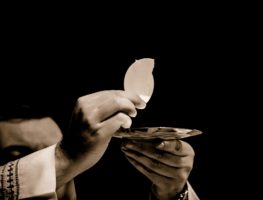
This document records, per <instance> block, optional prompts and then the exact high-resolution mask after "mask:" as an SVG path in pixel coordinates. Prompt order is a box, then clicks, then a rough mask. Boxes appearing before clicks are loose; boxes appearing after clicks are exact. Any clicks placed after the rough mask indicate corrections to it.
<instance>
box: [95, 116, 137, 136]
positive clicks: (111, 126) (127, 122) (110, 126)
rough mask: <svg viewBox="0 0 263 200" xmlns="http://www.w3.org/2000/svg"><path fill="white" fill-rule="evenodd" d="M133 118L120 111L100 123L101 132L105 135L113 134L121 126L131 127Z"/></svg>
mask: <svg viewBox="0 0 263 200" xmlns="http://www.w3.org/2000/svg"><path fill="white" fill-rule="evenodd" d="M131 124H132V120H131V118H130V117H129V116H128V115H126V114H124V113H118V114H116V115H114V116H112V117H111V118H109V119H107V120H105V121H103V122H102V123H101V124H100V128H99V132H100V133H101V134H103V135H105V136H112V135H113V134H114V133H115V132H116V131H117V130H118V129H119V128H120V127H123V128H130V127H131Z"/></svg>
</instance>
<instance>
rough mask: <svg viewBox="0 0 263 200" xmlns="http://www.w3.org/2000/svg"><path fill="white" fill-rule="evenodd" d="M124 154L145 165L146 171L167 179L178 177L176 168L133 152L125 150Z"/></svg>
mask: <svg viewBox="0 0 263 200" xmlns="http://www.w3.org/2000/svg"><path fill="white" fill-rule="evenodd" d="M123 152H124V153H125V155H126V156H128V157H129V158H132V159H134V160H136V161H137V162H138V163H140V164H141V165H143V166H144V167H145V168H146V169H148V170H150V171H153V172H155V173H156V174H159V175H160V176H164V177H166V178H175V177H176V168H173V167H170V166H167V165H164V164H162V163H160V162H158V161H156V160H153V159H150V158H148V157H145V156H143V155H141V154H137V153H135V152H132V151H128V150H125V149H123Z"/></svg>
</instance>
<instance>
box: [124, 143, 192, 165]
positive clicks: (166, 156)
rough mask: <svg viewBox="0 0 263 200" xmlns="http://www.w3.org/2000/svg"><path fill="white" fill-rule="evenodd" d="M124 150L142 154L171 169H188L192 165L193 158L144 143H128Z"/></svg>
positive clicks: (125, 144)
mask: <svg viewBox="0 0 263 200" xmlns="http://www.w3.org/2000/svg"><path fill="white" fill-rule="evenodd" d="M123 147H124V148H127V149H128V150H132V151H135V152H137V153H138V154H142V155H144V156H146V157H148V158H151V159H153V160H155V161H156V162H160V163H162V164H165V165H167V166H170V167H177V168H182V167H188V166H189V165H191V164H192V160H193V159H192V157H188V156H177V155H174V154H171V153H169V152H165V151H160V150H158V149H156V148H155V147H154V145H148V144H143V143H139V144H138V143H135V142H126V143H124V144H123Z"/></svg>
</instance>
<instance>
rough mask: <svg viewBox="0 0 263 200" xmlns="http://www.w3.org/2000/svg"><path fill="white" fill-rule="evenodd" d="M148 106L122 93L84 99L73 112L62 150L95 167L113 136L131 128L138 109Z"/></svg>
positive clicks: (72, 157) (102, 92)
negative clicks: (121, 128)
mask: <svg viewBox="0 0 263 200" xmlns="http://www.w3.org/2000/svg"><path fill="white" fill-rule="evenodd" d="M145 106H146V104H145V103H144V101H143V100H142V99H141V98H140V97H138V96H137V95H134V94H130V93H127V92H125V91H120V90H118V91H117V90H110V91H101V92H97V93H93V94H90V95H86V96H83V97H80V98H79V99H78V100H77V102H76V105H75V108H74V110H73V114H72V119H71V123H70V128H69V132H68V133H67V134H66V135H65V137H64V138H63V140H62V145H61V147H62V149H63V150H64V151H65V152H66V154H67V156H69V158H70V159H73V160H74V161H75V162H76V161H77V162H78V161H79V162H81V165H82V166H83V167H84V168H85V170H86V169H88V168H90V167H92V166H93V165H94V164H95V163H97V162H98V160H99V159H100V158H101V157H102V155H103V154H104V152H105V151H106V149H107V146H108V144H109V142H110V139H111V137H112V135H113V134H114V133H115V132H116V131H117V130H118V129H119V128H120V127H123V128H129V127H130V126H131V123H132V121H131V118H130V117H135V116H136V114H137V112H136V108H138V109H140V108H141V109H142V108H144V107H145Z"/></svg>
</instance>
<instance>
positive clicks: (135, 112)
mask: <svg viewBox="0 0 263 200" xmlns="http://www.w3.org/2000/svg"><path fill="white" fill-rule="evenodd" d="M129 115H130V117H136V115H137V111H136V110H135V111H134V112H132V113H130V114H129Z"/></svg>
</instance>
